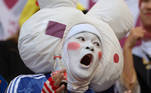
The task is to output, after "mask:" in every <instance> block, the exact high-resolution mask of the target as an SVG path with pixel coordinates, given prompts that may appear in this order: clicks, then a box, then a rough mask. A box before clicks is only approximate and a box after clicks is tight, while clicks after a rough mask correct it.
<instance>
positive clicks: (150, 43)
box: [122, 0, 151, 93]
mask: <svg viewBox="0 0 151 93" xmlns="http://www.w3.org/2000/svg"><path fill="white" fill-rule="evenodd" d="M139 8H140V20H141V26H140V27H136V28H134V29H132V30H131V32H130V34H129V35H128V38H127V40H126V42H125V44H124V47H123V49H124V50H123V51H124V70H123V74H122V79H123V82H124V84H125V86H126V88H127V89H129V90H131V91H132V93H136V91H135V90H136V87H137V86H138V83H139V85H140V89H141V92H140V93H151V0H140V3H139ZM139 40H140V41H141V45H139V46H136V47H134V46H135V45H136V42H137V41H139ZM137 81H138V83H137ZM137 88H138V87H137ZM134 91H135V92H134Z"/></svg>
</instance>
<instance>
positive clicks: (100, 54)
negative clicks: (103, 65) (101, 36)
mask: <svg viewBox="0 0 151 93" xmlns="http://www.w3.org/2000/svg"><path fill="white" fill-rule="evenodd" d="M98 57H99V60H100V59H101V58H102V52H101V51H100V52H98Z"/></svg>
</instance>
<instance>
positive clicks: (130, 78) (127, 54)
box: [122, 27, 145, 91]
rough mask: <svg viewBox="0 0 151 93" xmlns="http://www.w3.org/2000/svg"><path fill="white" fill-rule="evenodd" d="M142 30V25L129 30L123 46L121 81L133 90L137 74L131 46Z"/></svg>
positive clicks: (139, 36)
mask: <svg viewBox="0 0 151 93" xmlns="http://www.w3.org/2000/svg"><path fill="white" fill-rule="evenodd" d="M144 32H145V31H144V30H143V28H142V27H137V28H134V29H132V30H131V32H130V34H129V36H128V38H127V40H126V42H125V44H124V47H123V55H124V69H123V73H122V81H123V83H124V86H125V87H126V88H127V89H128V90H131V91H133V90H134V89H135V87H136V86H137V76H136V72H135V68H134V64H133V56H132V48H133V47H134V46H135V44H136V42H137V41H138V40H140V39H141V38H143V36H144Z"/></svg>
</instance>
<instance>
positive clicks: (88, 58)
mask: <svg viewBox="0 0 151 93" xmlns="http://www.w3.org/2000/svg"><path fill="white" fill-rule="evenodd" d="M92 59H93V56H92V54H87V55H85V56H84V57H82V59H81V61H80V63H81V64H83V65H84V66H89V65H90V63H91V62H92Z"/></svg>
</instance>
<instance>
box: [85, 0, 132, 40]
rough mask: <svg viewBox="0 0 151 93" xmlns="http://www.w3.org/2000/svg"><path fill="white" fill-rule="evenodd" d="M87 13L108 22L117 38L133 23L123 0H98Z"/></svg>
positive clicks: (128, 29) (124, 33)
mask: <svg viewBox="0 0 151 93" xmlns="http://www.w3.org/2000/svg"><path fill="white" fill-rule="evenodd" d="M87 14H88V15H90V16H94V17H96V18H98V19H99V20H102V21H104V22H106V23H108V24H109V25H110V26H111V28H112V29H113V31H114V32H115V34H116V36H117V37H118V39H121V38H122V37H123V36H125V35H126V33H127V32H129V31H130V29H131V28H132V27H133V25H134V19H133V16H132V14H131V12H130V10H129V8H128V6H127V5H126V3H125V1H124V0H114V1H113V0H98V1H97V3H96V4H95V5H94V6H93V7H92V8H91V9H90V11H89V12H88V13H87Z"/></svg>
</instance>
